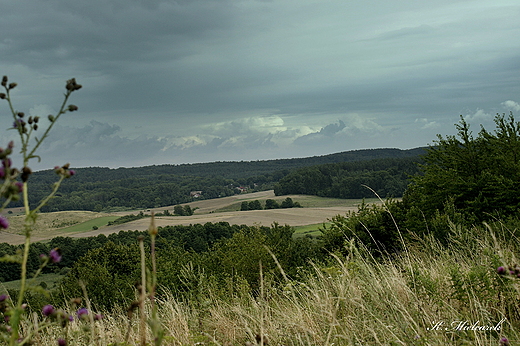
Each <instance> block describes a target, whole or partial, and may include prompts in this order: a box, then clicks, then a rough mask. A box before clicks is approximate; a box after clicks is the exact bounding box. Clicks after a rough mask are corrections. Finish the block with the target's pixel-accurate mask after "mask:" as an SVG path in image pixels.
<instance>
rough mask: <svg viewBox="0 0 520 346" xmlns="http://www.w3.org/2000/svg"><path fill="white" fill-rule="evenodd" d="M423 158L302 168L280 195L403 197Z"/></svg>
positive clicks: (283, 184) (280, 189) (280, 187)
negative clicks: (375, 195)
mask: <svg viewBox="0 0 520 346" xmlns="http://www.w3.org/2000/svg"><path fill="white" fill-rule="evenodd" d="M420 162H422V159H421V158H420V157H419V156H416V157H409V158H384V159H374V160H370V161H357V162H342V163H334V164H325V165H319V166H312V167H306V168H301V169H298V170H296V171H293V172H291V173H290V174H288V175H286V176H285V177H283V178H282V179H281V180H280V182H279V183H277V184H276V185H275V188H274V191H275V194H276V195H278V196H279V195H288V194H304V195H317V196H321V197H333V198H368V197H374V192H376V193H377V194H378V195H379V196H381V197H401V196H402V195H403V193H404V191H405V190H406V187H407V186H408V183H409V181H410V178H411V177H412V176H415V175H417V174H419V173H420V170H419V166H418V163H420Z"/></svg>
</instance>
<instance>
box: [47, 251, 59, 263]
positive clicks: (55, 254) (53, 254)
mask: <svg viewBox="0 0 520 346" xmlns="http://www.w3.org/2000/svg"><path fill="white" fill-rule="evenodd" d="M49 259H50V260H51V262H52V263H58V262H59V261H61V250H60V249H59V248H54V249H52V250H51V251H50V252H49Z"/></svg>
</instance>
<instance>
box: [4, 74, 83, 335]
mask: <svg viewBox="0 0 520 346" xmlns="http://www.w3.org/2000/svg"><path fill="white" fill-rule="evenodd" d="M1 86H2V87H3V89H4V90H5V92H0V99H1V100H5V101H7V103H8V107H9V110H10V112H11V115H12V120H13V125H12V128H11V129H12V130H14V131H16V132H17V133H18V136H19V139H20V154H21V160H22V162H21V167H22V168H20V169H19V168H15V167H14V165H13V162H12V159H11V156H12V154H13V150H15V147H16V146H15V143H14V141H10V142H9V143H8V144H7V147H6V148H0V161H1V167H0V179H1V185H0V197H1V198H2V203H1V206H0V212H2V211H3V210H4V209H5V208H6V207H7V206H8V205H9V203H10V202H11V201H17V200H19V199H20V198H22V200H23V209H24V214H25V219H24V225H23V232H24V235H25V242H24V246H23V251H22V253H21V254H19V255H16V256H4V257H3V258H2V259H1V260H2V261H4V262H16V263H20V265H21V283H20V291H19V294H18V298H17V300H16V301H10V300H9V299H8V297H2V298H3V301H2V311H1V312H2V314H3V315H4V318H5V320H6V321H9V326H8V327H6V328H5V331H4V332H5V333H3V334H2V337H3V338H4V340H5V341H7V340H8V342H9V345H15V344H20V343H22V344H23V343H27V342H29V341H30V335H25V336H23V337H21V335H20V324H21V322H22V320H23V318H24V315H25V308H26V307H25V304H24V297H25V293H26V291H27V289H28V288H29V285H28V283H27V260H28V258H29V249H30V245H31V233H32V231H33V228H34V224H35V222H36V219H37V217H38V212H39V211H40V209H41V208H42V207H43V206H44V205H46V204H47V202H48V201H49V200H50V199H51V198H52V197H53V196H54V195H55V194H56V192H57V191H58V189H59V187H60V185H61V183H62V182H63V180H64V179H67V178H70V177H71V176H73V175H74V174H75V172H74V170H72V169H70V168H69V164H68V163H67V164H65V165H63V166H56V167H55V168H54V171H55V173H56V174H57V175H58V180H57V181H56V182H55V183H54V184H53V186H52V189H51V191H50V193H49V194H48V195H47V196H46V197H45V198H43V199H42V200H41V201H40V202H39V203H38V204H37V205H36V206H35V207H33V208H31V206H30V205H29V198H28V196H29V187H28V180H29V177H30V176H31V174H32V170H31V168H30V167H29V164H30V162H31V161H32V160H33V159H37V160H40V157H39V156H38V155H37V151H38V149H39V148H40V146H41V144H42V143H43V141H44V140H45V139H46V138H47V137H48V136H49V133H50V131H51V129H52V128H53V126H54V125H55V124H56V122H57V121H58V119H59V118H60V117H61V116H62V115H63V114H65V113H67V112H74V111H77V110H78V107H77V106H76V105H73V104H68V100H69V97H70V96H71V94H72V93H73V92H74V91H76V90H79V89H81V85H80V84H77V83H76V80H75V79H74V78H72V79H70V80H68V81H67V82H66V85H65V89H66V92H65V95H64V100H63V103H62V104H61V107H60V108H59V111H58V112H57V114H55V115H53V114H51V115H49V116H48V117H47V120H48V124H47V125H46V127H45V126H43V129H40V125H41V122H40V117H38V116H34V117H33V116H29V117H26V116H25V113H24V112H22V111H19V110H17V109H16V108H15V107H14V105H13V101H12V98H11V94H12V91H13V89H15V88H16V86H17V83H13V82H11V83H9V80H8V78H7V76H3V78H2V82H1ZM39 129H40V131H39V132H37V131H38V130H39ZM37 133H38V134H40V135H39V136H37V135H36V134H37ZM20 195H21V196H20ZM8 228H9V221H8V220H7V219H6V218H5V217H3V216H0V229H8ZM41 259H42V263H41V265H40V269H39V270H38V271H37V272H36V275H38V274H39V273H40V272H41V270H42V269H43V267H45V266H46V265H47V264H48V263H49V262H52V263H55V262H59V260H60V259H61V254H60V252H59V249H54V250H52V251H51V252H50V253H49V254H48V255H43V256H42V258H41ZM36 275H35V276H36Z"/></svg>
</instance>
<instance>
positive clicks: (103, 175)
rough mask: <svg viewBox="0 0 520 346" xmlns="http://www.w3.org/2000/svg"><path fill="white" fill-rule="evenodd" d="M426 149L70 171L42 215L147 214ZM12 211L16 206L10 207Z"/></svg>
mask: <svg viewBox="0 0 520 346" xmlns="http://www.w3.org/2000/svg"><path fill="white" fill-rule="evenodd" d="M425 149H426V148H415V149H408V150H401V149H365V150H353V151H346V152H341V153H335V154H330V155H323V156H312V157H305V158H293V159H278V160H261V161H228V162H220V161H219V162H209V163H195V164H180V165H172V164H164V165H153V166H145V167H134V168H117V169H111V168H106V167H105V168H104V167H88V168H78V169H76V172H77V174H76V175H75V176H74V177H73V178H71V179H67V180H66V181H65V182H64V183H63V184H62V186H61V188H60V190H59V194H58V195H57V197H56V198H54V199H53V200H51V202H50V203H49V205H48V207H46V208H45V209H43V210H45V211H59V210H92V211H101V210H107V209H110V208H114V207H125V208H136V209H139V208H152V207H160V206H165V205H175V204H179V203H186V202H190V201H192V200H194V199H193V197H192V196H191V195H190V192H192V191H203V193H202V196H200V197H198V198H199V199H209V198H217V197H225V196H230V195H233V194H236V193H238V192H239V190H237V188H239V187H240V188H245V189H248V190H250V191H251V190H255V191H261V190H268V189H272V188H273V186H274V184H275V183H276V182H278V181H280V180H281V179H282V178H283V177H285V176H286V175H288V174H289V173H290V172H292V171H294V170H296V169H299V168H304V167H311V166H317V165H323V164H333V163H342V162H361V161H369V160H375V159H387V158H395V159H398V158H412V157H418V156H419V155H422V154H424V153H425ZM55 181H56V175H55V173H54V171H53V170H45V171H39V172H35V173H34V174H33V175H32V176H31V177H30V180H29V182H30V187H29V188H30V195H31V197H32V200H31V201H30V203H31V204H35V203H37V202H38V201H39V200H40V199H41V198H42V197H44V196H45V195H46V194H47V193H48V191H49V190H50V186H51V185H52V184H53V183H54V182H55ZM13 206H17V205H13Z"/></svg>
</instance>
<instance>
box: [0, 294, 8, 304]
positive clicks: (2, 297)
mask: <svg viewBox="0 0 520 346" xmlns="http://www.w3.org/2000/svg"><path fill="white" fill-rule="evenodd" d="M7 298H8V297H7V295H5V294H0V303H1V302H4V301H6V300H7Z"/></svg>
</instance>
